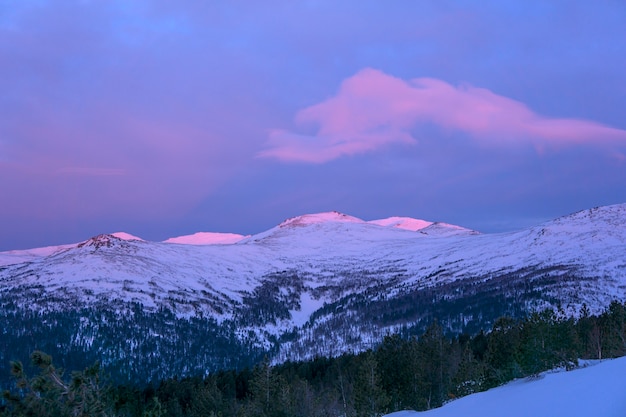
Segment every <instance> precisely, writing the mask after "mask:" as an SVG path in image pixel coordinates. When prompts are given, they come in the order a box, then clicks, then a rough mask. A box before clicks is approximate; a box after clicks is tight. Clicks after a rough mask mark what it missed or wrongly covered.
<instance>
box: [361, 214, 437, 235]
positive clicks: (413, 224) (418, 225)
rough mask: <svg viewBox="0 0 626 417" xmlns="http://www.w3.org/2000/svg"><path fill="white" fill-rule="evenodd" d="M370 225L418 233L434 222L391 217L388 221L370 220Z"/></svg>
mask: <svg viewBox="0 0 626 417" xmlns="http://www.w3.org/2000/svg"><path fill="white" fill-rule="evenodd" d="M368 223H371V224H376V225H378V226H384V227H396V228H398V229H404V230H410V231H412V232H416V231H418V230H421V229H423V228H425V227H428V226H430V225H431V224H433V222H429V221H426V220H419V219H413V218H411V217H389V218H387V219H380V220H370V221H369V222H368Z"/></svg>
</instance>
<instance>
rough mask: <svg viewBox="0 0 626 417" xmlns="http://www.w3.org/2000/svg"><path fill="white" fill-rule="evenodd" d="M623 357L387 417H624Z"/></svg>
mask: <svg viewBox="0 0 626 417" xmlns="http://www.w3.org/2000/svg"><path fill="white" fill-rule="evenodd" d="M625 375H626V357H622V358H619V359H613V360H608V361H604V362H601V363H599V364H596V365H593V366H588V367H585V368H581V369H576V370H573V371H569V372H557V373H554V372H552V373H544V374H542V375H541V377H540V379H524V380H517V381H513V382H511V383H509V384H507V385H504V386H502V387H498V388H494V389H491V390H489V391H486V392H481V393H477V394H473V395H469V396H467V397H463V398H460V399H458V400H455V401H452V402H451V403H448V404H446V405H444V406H443V407H441V408H438V409H434V410H429V411H427V412H421V413H420V412H415V411H400V412H396V413H391V414H388V415H387V416H389V417H421V416H423V417H459V416H463V417H501V416H507V417H528V416H533V417H588V416H596V417H623V416H626V390H625V387H624V381H625Z"/></svg>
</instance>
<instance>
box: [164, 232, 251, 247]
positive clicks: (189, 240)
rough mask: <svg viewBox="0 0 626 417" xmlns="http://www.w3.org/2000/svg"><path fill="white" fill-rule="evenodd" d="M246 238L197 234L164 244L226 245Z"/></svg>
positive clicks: (224, 234)
mask: <svg viewBox="0 0 626 417" xmlns="http://www.w3.org/2000/svg"><path fill="white" fill-rule="evenodd" d="M246 237H248V236H244V235H239V234H236V233H214V232H197V233H194V234H192V235H185V236H178V237H171V238H169V239H167V240H164V242H165V243H177V244H181V245H227V244H233V243H237V242H239V241H240V240H242V239H245V238H246Z"/></svg>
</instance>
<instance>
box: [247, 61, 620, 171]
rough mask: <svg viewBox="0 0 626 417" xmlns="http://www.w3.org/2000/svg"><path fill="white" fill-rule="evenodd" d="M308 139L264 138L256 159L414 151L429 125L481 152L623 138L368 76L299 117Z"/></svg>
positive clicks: (469, 93) (488, 98)
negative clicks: (418, 134) (394, 148)
mask: <svg viewBox="0 0 626 417" xmlns="http://www.w3.org/2000/svg"><path fill="white" fill-rule="evenodd" d="M296 123H297V124H298V125H299V126H301V127H307V126H310V125H313V126H315V128H316V129H317V131H316V133H315V134H312V135H306V134H298V133H294V132H290V131H286V130H274V131H272V132H270V135H269V140H268V147H267V149H265V150H263V151H262V152H260V153H259V156H261V157H267V158H275V159H279V160H282V161H294V162H309V163H323V162H327V161H330V160H333V159H336V158H339V157H341V156H346V155H354V154H358V153H364V152H370V151H374V150H376V149H379V148H382V147H384V146H387V145H390V144H393V143H401V144H415V143H416V142H417V141H416V139H415V138H414V137H413V135H412V134H411V131H413V130H414V129H417V128H419V127H420V126H424V125H435V126H437V127H439V128H440V129H442V130H443V131H458V132H463V133H465V134H468V135H469V136H470V137H471V138H472V139H473V140H474V141H476V142H478V143H481V144H483V145H487V146H501V145H510V144H515V143H532V144H533V145H535V146H536V147H537V148H538V149H545V148H546V147H550V146H562V145H567V144H576V143H607V142H609V143H610V142H614V141H625V142H626V131H624V130H620V129H615V128H612V127H608V126H605V125H602V124H599V123H595V122H591V121H586V120H577V119H561V118H549V117H544V116H541V115H539V114H537V113H535V112H533V111H532V110H531V109H529V108H528V107H527V106H526V105H525V104H524V103H521V102H519V101H516V100H513V99H510V98H507V97H504V96H500V95H498V94H495V93H493V92H491V91H490V90H488V89H485V88H478V87H473V86H470V85H460V86H458V87H455V86H453V85H450V84H448V83H446V82H444V81H441V80H438V79H434V78H416V79H412V80H410V81H404V80H402V79H399V78H396V77H393V76H390V75H388V74H385V73H383V72H381V71H378V70H375V69H369V68H368V69H364V70H362V71H360V72H359V73H357V74H356V75H354V76H352V77H350V78H348V79H346V80H345V81H344V82H343V83H342V85H341V88H340V89H339V92H338V93H337V95H336V96H335V97H332V98H330V99H328V100H326V101H324V102H322V103H319V104H316V105H313V106H311V107H308V108H306V109H303V110H301V111H300V112H298V113H297V115H296Z"/></svg>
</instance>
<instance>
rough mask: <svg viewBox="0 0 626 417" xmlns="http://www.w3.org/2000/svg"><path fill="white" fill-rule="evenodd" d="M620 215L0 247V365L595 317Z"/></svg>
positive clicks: (298, 345) (196, 365)
mask: <svg viewBox="0 0 626 417" xmlns="http://www.w3.org/2000/svg"><path fill="white" fill-rule="evenodd" d="M624 224H626V204H622V205H615V206H608V207H600V208H595V209H591V210H585V211H581V212H579V213H575V214H572V215H569V216H564V217H561V218H558V219H555V220H553V221H550V222H546V223H544V224H541V225H538V226H536V227H532V228H529V229H525V230H521V231H517V232H511V233H503V234H480V233H477V232H475V231H471V230H468V229H465V228H462V227H459V226H454V225H449V224H445V223H436V222H427V221H423V220H417V219H407V218H390V219H384V220H378V221H373V222H366V221H363V220H361V219H358V218H355V217H352V216H348V215H345V214H342V213H337V212H330V213H318V214H312V215H304V216H299V217H296V218H292V219H288V220H286V221H284V222H283V223H281V224H279V225H278V226H276V227H274V228H272V229H270V230H267V231H265V232H261V233H258V234H255V235H252V236H249V237H245V238H242V239H240V240H239V237H237V241H236V242H235V243H228V244H224V243H222V244H207V243H210V242H206V241H205V242H204V243H201V244H197V242H194V240H193V239H188V240H187V241H186V243H170V242H148V241H144V240H141V239H139V238H137V237H135V236H132V235H128V234H123V233H117V234H114V235H99V236H96V237H93V238H90V239H88V240H86V241H84V242H81V243H78V244H74V245H64V246H59V247H52V248H43V249H35V250H30V251H13V252H3V253H0V264H4V265H3V266H0V306H1V307H2V310H1V311H2V313H0V314H1V317H0V320H1V324H2V327H3V328H5V329H10V330H9V332H10V335H8V336H9V337H8V338H7V339H5V342H3V343H4V345H3V349H0V356H1V357H0V363H4V362H6V361H7V360H8V359H10V358H11V357H12V356H11V355H14V354H15V352H22V351H29V350H33V349H34V348H39V349H43V350H47V351H49V352H50V353H53V354H54V353H55V352H59V353H60V354H61V355H62V356H67V357H69V355H70V353H71V352H74V353H80V355H82V356H84V358H85V360H88V359H90V358H96V357H98V356H99V357H104V358H105V359H104V361H105V362H106V361H110V362H111V363H125V364H126V365H125V366H126V369H129V371H128V372H129V373H130V370H132V369H133V367H135V368H136V367H146V366H145V365H148V363H146V361H148V362H149V363H150V364H152V365H154V367H153V368H154V373H155V374H154V375H153V376H155V377H157V376H159V375H166V373H167V372H170V373H171V372H172V371H171V370H169V371H168V370H165V369H163V365H162V364H161V365H159V362H163V361H162V360H160V359H159V360H157V358H158V357H159V355H160V356H161V359H162V358H163V357H166V358H170V360H171V363H172V367H173V368H174V370H175V371H174V372H176V373H180V374H187V373H190V372H192V371H193V370H194V369H203V370H205V371H206V370H207V369H215V368H219V367H224V366H234V367H239V366H244V365H246V364H249V363H254V362H255V361H256V360H258V358H261V357H263V356H264V355H267V354H269V355H270V357H272V358H273V360H274V361H283V360H287V359H304V358H311V357H314V356H317V355H337V354H340V353H342V352H345V351H361V350H364V349H367V348H369V347H372V346H374V345H376V344H377V343H378V342H379V341H380V340H381V339H382V337H383V336H384V335H386V334H388V333H395V332H399V333H401V334H403V335H405V336H408V335H414V334H419V333H420V332H421V331H423V329H424V328H425V327H426V326H427V325H428V324H429V323H430V322H432V320H434V319H438V320H439V321H440V322H441V323H442V324H443V325H444V327H445V328H446V330H447V331H448V332H450V333H461V332H468V333H475V332H476V331H478V330H480V329H487V328H489V327H490V326H491V324H492V323H493V321H494V320H495V319H496V318H498V317H500V316H502V315H510V316H513V317H522V316H525V315H526V314H528V312H529V311H534V310H538V309H543V308H545V307H549V306H553V307H556V306H560V307H561V308H563V309H564V310H565V312H566V313H569V314H577V313H578V311H579V310H580V308H581V306H582V305H583V303H584V304H586V305H587V306H588V308H589V309H590V311H591V312H599V311H601V310H602V309H603V308H605V307H606V306H607V305H608V304H609V303H610V301H612V300H614V299H619V300H623V299H624V298H626V257H625V256H624V247H626V228H624V227H623V225H624ZM183 240H184V239H183ZM41 344H43V345H44V346H41ZM150 349H152V350H150ZM121 352H123V353H121ZM146 352H152V354H150V355H149V356H148V357H147V358H146V357H144V356H142V355H145V354H146ZM198 355H199V356H198ZM192 357H193V360H192V361H191V362H190V361H189V360H187V359H188V358H192ZM139 358H141V359H139ZM129 361H130V362H132V366H130V368H129V366H128V364H129ZM146 368H150V367H146ZM153 368H150V369H153Z"/></svg>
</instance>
